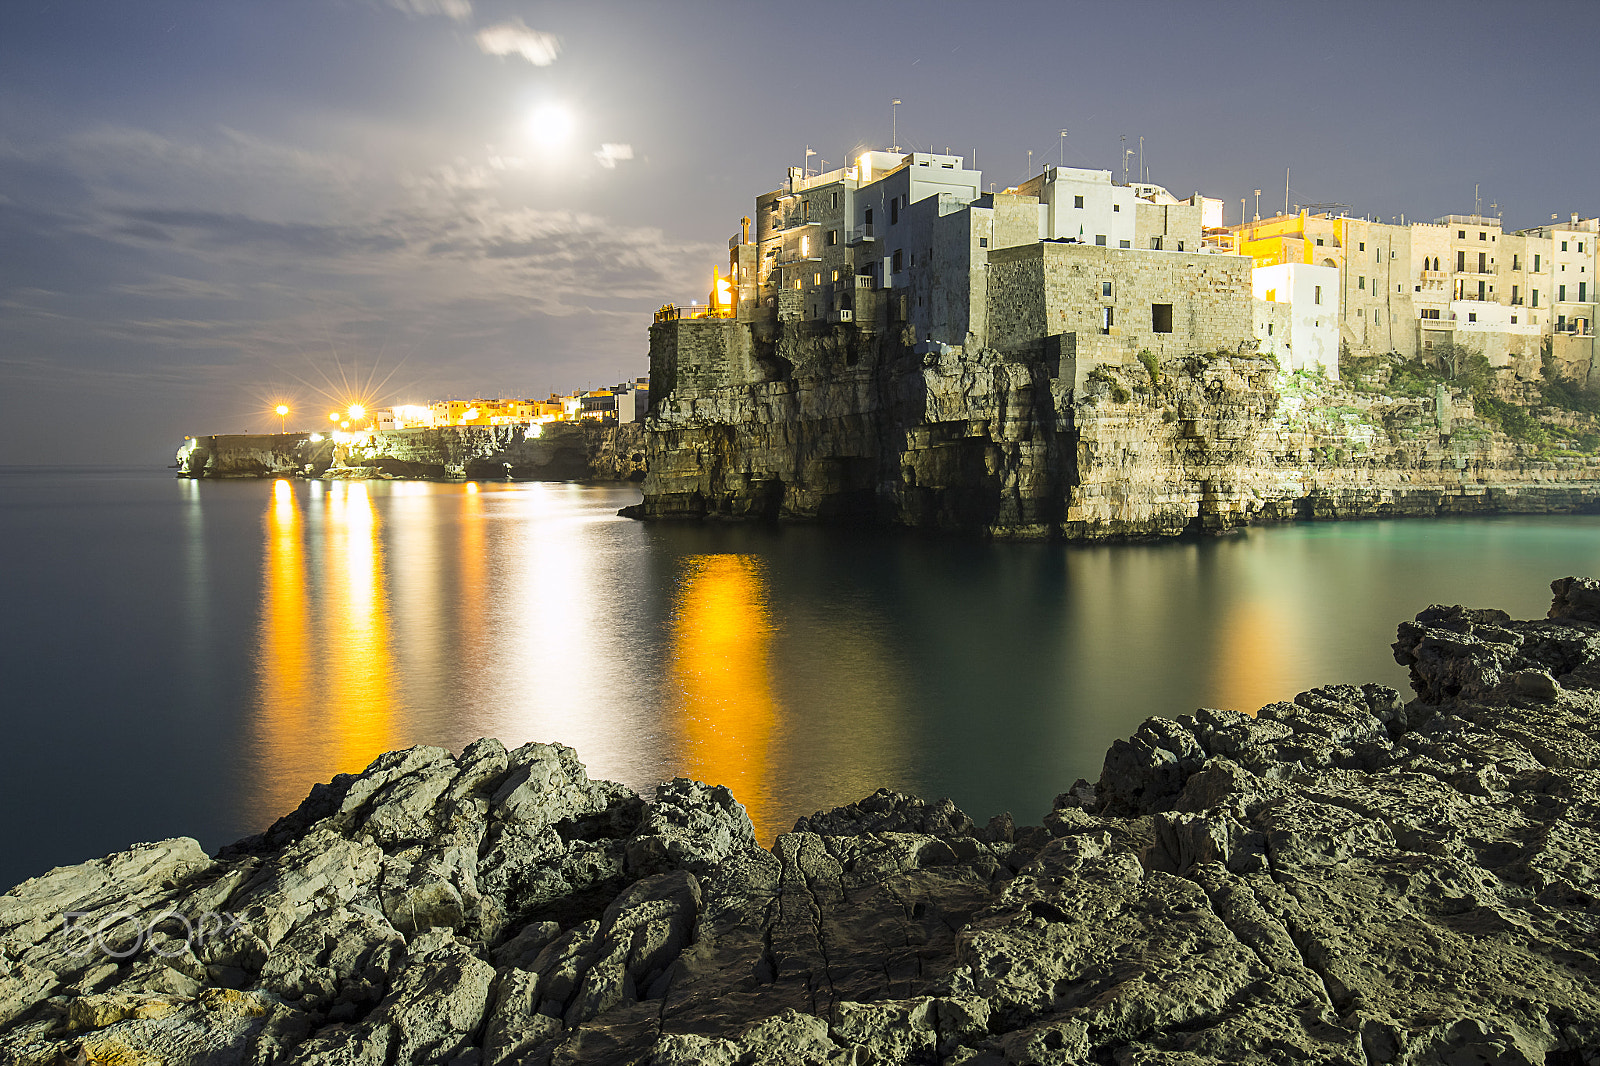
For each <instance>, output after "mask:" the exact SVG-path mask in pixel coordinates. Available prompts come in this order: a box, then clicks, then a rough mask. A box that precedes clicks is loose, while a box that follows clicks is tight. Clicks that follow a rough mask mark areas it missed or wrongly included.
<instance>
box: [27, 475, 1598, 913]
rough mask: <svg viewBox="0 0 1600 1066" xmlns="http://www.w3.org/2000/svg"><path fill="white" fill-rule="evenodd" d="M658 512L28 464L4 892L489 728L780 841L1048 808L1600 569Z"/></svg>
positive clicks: (1555, 562)
mask: <svg viewBox="0 0 1600 1066" xmlns="http://www.w3.org/2000/svg"><path fill="white" fill-rule="evenodd" d="M637 498H638V493H637V491H636V490H635V489H633V488H630V487H584V486H577V485H565V484H515V485H512V484H479V485H447V484H422V483H392V482H391V483H373V484H363V483H352V484H332V485H322V484H306V483H291V482H270V481H268V482H232V483H228V482H224V483H207V484H199V483H195V482H186V481H177V480H174V479H172V478H171V477H170V476H168V472H166V471H122V472H103V471H102V472H87V471H70V470H48V471H46V470H18V469H11V470H0V552H3V555H0V558H3V559H4V564H3V568H0V607H3V613H0V627H3V629H0V702H3V707H4V711H3V714H4V722H5V732H4V736H5V737H6V743H5V745H4V747H3V748H0V752H3V759H4V762H3V776H0V825H3V828H4V837H3V839H4V842H5V845H6V846H5V847H4V848H3V849H0V887H3V886H5V885H9V884H11V883H13V882H15V881H18V880H20V879H22V878H24V877H27V876H31V875H32V874H35V873H38V872H41V871H42V870H44V869H45V868H47V867H49V866H51V865H54V864H57V863H62V862H74V861H81V860H82V859H84V858H88V857H91V856H95V855H99V854H102V853H104V852H106V851H109V850H112V849H114V848H117V847H120V846H123V845H125V844H127V843H129V842H131V841H134V840H143V839H154V838H159V837H163V836H172V835H177V834H189V835H193V836H197V837H199V838H200V840H201V841H202V842H203V843H204V844H206V845H207V846H208V847H214V846H217V845H219V844H222V843H224V842H226V841H229V840H231V839H234V838H236V837H238V836H241V835H243V834H245V833H248V832H252V831H254V830H256V829H259V828H261V827H262V826H264V825H266V824H267V823H269V822H270V821H271V820H272V819H273V818H274V817H275V816H276V815H278V814H280V813H282V812H284V811H287V810H288V809H290V808H291V807H293V806H294V805H295V804H296V803H297V802H298V801H299V800H300V799H301V798H302V797H303V796H304V794H305V792H306V791H307V789H308V788H309V787H310V786H311V784H312V783H313V782H316V781H319V780H326V779H328V778H329V777H330V776H332V775H333V774H335V773H338V772H340V771H346V770H359V769H360V768H361V767H362V766H364V765H365V764H366V763H367V762H368V761H369V760H370V759H371V758H372V757H373V756H374V755H376V754H378V753H379V752H382V751H385V750H388V749H390V748H396V747H403V746H406V745H410V744H419V743H428V744H440V745H444V746H446V747H450V748H453V749H457V750H459V748H460V747H461V746H462V745H463V744H465V743H467V742H468V741H470V740H472V739H473V738H475V737H478V736H481V735H484V734H490V735H494V736H498V737H500V738H502V739H503V740H504V741H505V742H506V743H507V744H508V745H515V744H520V743H523V742H525V741H529V740H559V741H562V742H564V743H567V744H571V745H572V746H574V747H575V748H577V749H578V752H579V754H580V755H581V756H582V758H583V759H584V761H585V762H586V763H587V764H588V766H589V769H590V772H591V774H593V775H594V776H597V777H608V778H612V779H615V780H619V781H624V782H627V783H628V784H630V785H633V786H635V787H637V788H640V789H641V790H648V789H649V788H650V787H651V786H653V784H654V783H655V782H656V781H657V780H659V779H661V778H664V777H671V776H674V775H680V774H682V775H689V776H693V777H698V778H702V779H704V780H707V781H712V782H717V783H723V784H727V785H729V786H731V787H732V788H733V789H734V790H735V791H736V792H737V794H738V795H739V797H740V798H741V799H742V800H743V801H744V802H745V803H746V805H747V806H748V807H749V808H750V812H751V815H752V817H753V818H754V819H755V821H756V824H757V826H758V828H759V829H760V830H761V833H762V835H763V836H764V837H770V836H772V835H773V834H774V833H776V832H778V831H781V830H782V829H785V828H787V827H788V826H789V825H790V824H791V823H792V822H793V820H794V819H795V818H796V817H797V816H799V815H802V814H809V813H810V812H812V811H814V810H817V809H819V808H822V807H827V806H832V805H837V804H841V803H846V802H849V801H850V800H853V799H857V798H859V797H860V796H862V795H864V794H866V793H868V792H871V791H872V790H873V789H875V788H877V787H879V786H881V785H888V786H891V787H894V788H899V789H904V790H908V791H913V792H918V793H921V794H923V795H927V796H938V795H949V796H951V797H952V798H954V799H955V800H956V802H957V803H959V804H960V805H961V806H962V807H964V808H965V809H966V810H967V811H968V812H969V813H971V814H972V815H973V816H974V817H975V818H978V819H979V820H980V821H981V820H983V819H985V818H987V817H988V816H989V815H991V814H994V813H997V812H999V811H1001V810H1011V811H1013V812H1014V813H1015V814H1016V815H1017V816H1018V817H1019V818H1021V819H1027V820H1030V821H1031V820H1036V819H1037V818H1038V817H1039V816H1040V815H1041V814H1042V813H1043V812H1044V811H1045V810H1047V809H1048V808H1049V806H1050V801H1051V799H1052V798H1053V797H1054V795H1055V794H1056V793H1057V792H1060V791H1062V790H1064V789H1066V788H1067V787H1068V786H1070V785H1071V783H1072V782H1073V780H1074V779H1075V778H1078V777H1088V778H1093V777H1095V776H1097V774H1098V773H1099V767H1100V761H1101V758H1102V755H1103V753H1104V750H1105V748H1106V746H1107V745H1108V744H1109V743H1110V741H1111V740H1112V739H1114V738H1116V737H1118V736H1122V735H1126V734H1127V733H1129V732H1131V731H1132V730H1133V729H1135V728H1137V726H1138V724H1139V722H1140V721H1141V720H1143V719H1144V718H1145V717H1146V716H1147V715H1151V714H1164V715H1172V714H1179V713H1184V712H1187V711H1190V710H1193V709H1194V708H1196V707H1198V706H1202V705H1205V706H1216V707H1236V708H1240V709H1250V710H1253V709H1255V708H1256V707H1258V706H1260V705H1261V704H1263V703H1267V702H1270V701H1272V700H1275V699H1283V698H1287V697H1290V696H1292V695H1293V694H1294V693H1295V692H1297V691H1300V690H1302V689H1304V688H1307V687H1310V686H1312V685H1315V684H1321V683H1327V682H1334V681H1351V682H1361V681H1380V682H1384V683H1387V684H1390V685H1394V686H1395V687H1397V688H1401V689H1402V690H1404V689H1405V679H1404V673H1403V671H1401V670H1400V669H1399V668H1398V667H1397V666H1395V664H1394V662H1393V660H1392V659H1391V657H1390V655H1389V651H1388V645H1389V642H1390V641H1391V640H1393V638H1394V627H1395V624H1396V623H1397V622H1398V621H1400V620H1402V619H1405V618H1409V617H1411V616H1412V615H1414V614H1415V613H1416V612H1417V611H1418V610H1420V609H1421V608H1423V607H1425V606H1427V605H1428V604H1429V603H1436V602H1443V603H1457V602H1465V603H1471V604H1475V605H1480V606H1498V607H1502V608H1505V609H1507V610H1510V611H1511V612H1512V613H1513V614H1515V615H1518V616H1520V617H1531V616H1536V615H1542V614H1543V613H1544V611H1545V610H1546V608H1547V607H1548V605H1549V593H1548V590H1547V585H1548V582H1549V581H1550V580H1551V579H1552V578H1555V577H1559V576H1562V575H1565V574H1570V573H1578V574H1588V575H1592V574H1600V518H1593V517H1584V518H1521V519H1477V520H1462V521H1444V522H1417V521H1413V522H1365V523H1350V524H1338V525H1334V524H1329V525H1306V526H1296V527H1290V528H1283V529H1270V530H1259V531H1252V532H1249V533H1246V534H1243V535H1240V536H1235V537H1230V538H1226V539H1221V540H1210V541H1196V542H1183V543H1171V544H1158V545H1135V546H1126V545H1124V546H1116V547H1076V546H1061V545H1006V544H989V545H985V544H972V543H961V542H954V541H944V540H932V539H924V538H917V537H911V536H900V535H894V534H884V533H876V534H869V533H863V532H851V531H840V530H827V529H813V528H782V529H755V528H744V527H726V526H722V527H719V526H679V525H666V526H661V525H643V524H640V523H636V522H631V521H629V520H626V519H620V518H617V517H615V512H616V510H617V508H619V507H621V506H624V505H626V504H629V503H632V502H635V501H636V500H637Z"/></svg>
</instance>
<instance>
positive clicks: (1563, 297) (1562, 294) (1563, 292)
mask: <svg viewBox="0 0 1600 1066" xmlns="http://www.w3.org/2000/svg"><path fill="white" fill-rule="evenodd" d="M1556 300H1558V301H1559V302H1561V303H1566V302H1567V287H1566V286H1565V285H1563V286H1561V288H1559V289H1557V290H1556Z"/></svg>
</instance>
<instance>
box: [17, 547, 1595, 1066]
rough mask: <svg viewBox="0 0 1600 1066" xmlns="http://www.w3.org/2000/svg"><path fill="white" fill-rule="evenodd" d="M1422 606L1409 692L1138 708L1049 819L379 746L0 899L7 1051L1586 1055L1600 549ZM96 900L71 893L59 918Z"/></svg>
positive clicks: (1403, 654) (551, 752)
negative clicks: (794, 797) (240, 813)
mask: <svg viewBox="0 0 1600 1066" xmlns="http://www.w3.org/2000/svg"><path fill="white" fill-rule="evenodd" d="M1553 588H1554V591H1555V599H1554V603H1553V605H1552V607H1551V610H1550V617H1549V618H1546V619H1539V620H1534V621H1522V622H1518V621H1512V620H1511V619H1510V618H1508V617H1507V616H1506V615H1505V614H1504V613H1502V612H1499V611H1495V610H1474V609H1465V608H1461V607H1448V608H1447V607H1430V608H1428V609H1427V610H1426V611H1424V612H1422V613H1421V614H1420V615H1418V616H1417V618H1416V620H1415V621H1414V622H1410V623H1406V624H1404V625H1402V626H1401V627H1400V631H1399V639H1398V641H1397V642H1396V643H1395V645H1394V650H1395V656H1396V659H1397V660H1398V661H1399V662H1401V663H1402V664H1404V665H1407V666H1409V667H1410V670H1411V683H1412V688H1413V689H1414V690H1415V692H1416V698H1415V699H1414V700H1412V701H1410V702H1409V703H1407V702H1403V701H1402V700H1401V698H1400V696H1399V694H1398V693H1396V692H1395V691H1393V690H1392V689H1386V688H1382V687H1379V686H1376V685H1364V686H1361V687H1359V688H1358V687H1355V686H1352V685H1334V686H1329V687H1325V688H1319V689H1314V690H1312V691H1309V692H1305V693H1301V694H1300V695H1299V696H1297V697H1296V698H1295V700H1294V702H1292V703H1274V704H1270V705H1268V706H1266V707H1263V708H1261V710H1260V711H1259V712H1257V713H1256V714H1255V715H1245V714H1239V713H1237V712H1234V711H1218V710H1202V711H1198V712H1196V714H1194V715H1193V716H1186V717H1183V718H1179V719H1177V720H1175V721H1173V720H1166V719H1161V718H1151V719H1149V720H1148V721H1147V722H1146V723H1145V724H1144V725H1143V726H1142V727H1141V728H1140V729H1139V731H1138V733H1137V734H1135V735H1134V736H1133V737H1131V738H1129V739H1128V740H1125V741H1118V742H1117V743H1115V744H1114V745H1113V746H1112V748H1111V750H1110V751H1109V752H1108V753H1107V755H1106V760H1105V768H1104V770H1103V772H1102V774H1101V776H1100V779H1099V781H1098V783H1096V784H1093V785H1091V784H1089V783H1087V782H1083V781H1079V782H1077V783H1076V784H1074V785H1073V786H1072V787H1070V788H1069V789H1068V790H1067V791H1066V792H1064V793H1063V794H1062V795H1061V796H1059V797H1058V798H1057V799H1056V801H1055V804H1054V807H1053V809H1052V810H1050V811H1049V812H1047V813H1045V815H1044V817H1043V820H1042V824H1037V825H1030V826H1018V825H1016V824H1015V823H1014V822H1013V820H1012V818H1011V817H1010V816H1009V815H1002V816H999V817H996V818H994V819H992V820H991V821H990V822H989V823H988V824H987V825H985V826H978V825H975V824H974V823H973V822H972V820H971V819H970V818H968V817H967V816H966V815H965V814H963V813H962V812H961V811H960V810H959V809H957V808H956V807H955V806H954V805H952V804H951V803H950V802H949V801H943V802H940V803H926V802H923V801H922V800H919V799H915V798H913V797H910V796H905V795H900V794H896V793H891V792H888V791H886V790H885V791H880V792H878V793H876V794H874V795H872V796H870V797H868V798H866V799H864V800H862V801H860V802H859V803H853V804H850V805H849V806H846V807H841V808H837V809H834V810H832V811H826V812H821V813H818V814H815V815H813V816H811V817H809V818H802V819H800V820H799V822H797V823H796V825H795V828H794V831H793V832H790V833H786V834H784V835H782V836H780V837H779V838H778V839H777V841H776V842H775V843H774V844H773V846H772V847H771V849H767V848H763V847H761V846H760V845H759V844H758V842H757V841H756V839H755V835H754V832H753V830H752V828H751V824H750V821H749V818H748V817H747V816H746V814H745V811H744V808H743V807H742V806H741V805H740V804H739V803H738V802H737V801H736V800H735V798H734V797H733V796H732V795H731V794H730V793H729V792H728V790H727V789H725V788H720V787H708V786H706V785H704V784H701V783H698V782H691V781H686V780H677V781H672V782H668V783H665V784H662V785H661V786H659V787H658V788H657V790H656V792H655V796H654V799H653V802H649V803H644V802H641V800H640V798H639V797H638V796H636V795H634V794H633V793H632V792H631V791H630V790H628V789H626V788H624V787H621V786H618V785H615V784H610V783H607V782H601V781H592V780H590V779H589V777H588V776H587V774H586V773H585V771H584V768H583V766H582V765H581V764H580V763H579V762H578V761H577V758H576V756H575V754H574V753H573V751H572V750H571V749H569V748H565V747H562V746H561V745H554V744H527V745H524V746H523V747H520V748H517V749H515V750H513V751H507V750H506V748H505V747H504V746H502V745H501V744H500V743H499V742H497V741H494V740H480V741H478V742H476V743H474V744H472V745H470V746H469V747H468V748H467V749H466V750H465V751H463V752H462V753H461V754H459V755H453V754H451V753H450V752H447V751H444V750H442V749H438V748H413V749H410V750H407V751H399V752H391V753H389V754H386V755H383V756H381V757H379V758H378V759H377V760H375V761H374V762H373V763H372V765H371V766H369V767H368V768H367V770H366V771H365V772H364V773H361V774H359V775H341V776H340V777H337V778H335V779H334V780H333V781H332V782H330V783H328V784H325V785H318V786H317V787H316V788H315V789H313V790H312V792H311V794H310V796H309V797H308V798H307V799H306V801H305V802H304V803H303V804H301V806H300V808H299V809H298V810H296V811H294V812H293V813H291V814H289V815H287V816H285V817H284V818H282V819H280V820H279V821H278V822H277V823H276V824H275V825H273V826H272V827H271V828H270V829H268V830H267V831H266V832H264V833H262V834H260V835H259V836H256V837H252V838H249V839H247V840H243V841H240V842H239V843H237V844H235V845H233V846H231V847H227V848H224V849H222V851H221V852H219V853H218V854H217V855H215V856H208V855H206V854H205V853H204V852H203V851H202V850H201V849H200V848H199V846H198V845H197V844H196V843H195V842H194V841H193V840H188V839H174V840H167V841H163V842H160V843H155V844H143V845H138V846H135V847H133V848H130V849H128V850H126V851H122V852H118V853H115V854H113V855H109V856H107V857H105V858H103V859H100V860H97V861H93V862H88V863H84V864H82V865H79V866H72V867H63V868H59V869H56V870H52V871H50V872H49V873H46V874H44V875H43V876H41V877H38V878H35V879H33V880H31V881H28V882H26V883H24V884H22V885H19V886H18V887H17V888H15V889H13V890H12V891H11V892H9V893H7V894H6V895H4V896H0V1060H3V1061H5V1062H7V1063H15V1064H17V1066H55V1064H58V1063H72V1062H77V1063H81V1062H85V1061H97V1062H103V1063H111V1062H126V1063H154V1062H160V1063H165V1064H166V1066H201V1064H204V1066H245V1064H260V1063H286V1064H287V1063H304V1064H317V1066H390V1064H413V1063H416V1064H421V1063H483V1064H488V1066H499V1064H506V1063H516V1064H530V1066H531V1064H553V1063H566V1064H573V1066H577V1064H584V1063H594V1064H597V1066H598V1064H608V1066H609V1064H630V1063H631V1064H648V1066H693V1064H717V1066H736V1064H753V1063H788V1064H793V1066H801V1064H806V1066H824V1064H828V1066H845V1064H863V1063H872V1064H878V1066H916V1064H928V1063H950V1064H964V1066H1008V1064H1012V1066H1038V1064H1060V1066H1075V1064H1088V1063H1112V1062H1114V1063H1123V1064H1148V1066H1156V1064H1164V1063H1173V1064H1176V1063H1186V1064H1194V1066H1204V1064H1209V1063H1242V1064H1247V1066H1268V1064H1272V1063H1284V1062H1315V1063H1325V1064H1330V1066H1346V1064H1347V1066H1371V1064H1376V1063H1385V1064H1403V1066H1440V1064H1446V1063H1505V1064H1513V1063H1517V1064H1524V1066H1535V1064H1540V1063H1543V1064H1547V1066H1566V1064H1576V1063H1587V1062H1593V1061H1594V1060H1595V1058H1596V1057H1597V1055H1600V922H1597V921H1596V904H1595V899H1594V856H1595V854H1596V849H1597V848H1600V582H1593V581H1579V580H1576V579H1572V578H1566V579H1562V580H1561V581H1558V582H1556V583H1555V584H1554V586H1553ZM64 916H70V917H64Z"/></svg>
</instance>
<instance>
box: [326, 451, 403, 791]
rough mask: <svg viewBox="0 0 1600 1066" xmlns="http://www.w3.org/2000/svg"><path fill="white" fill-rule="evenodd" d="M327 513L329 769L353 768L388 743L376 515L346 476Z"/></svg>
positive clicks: (384, 608)
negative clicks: (331, 711)
mask: <svg viewBox="0 0 1600 1066" xmlns="http://www.w3.org/2000/svg"><path fill="white" fill-rule="evenodd" d="M341 497H342V498H341ZM328 517H329V519H330V529H329V535H328V544H327V547H328V564H329V565H328V570H329V573H330V574H332V575H334V577H335V580H334V581H333V582H331V583H330V592H331V593H332V597H331V598H332V602H330V603H329V605H328V608H329V609H328V618H327V619H326V622H328V623H331V624H328V625H327V626H326V628H325V640H324V644H325V646H326V648H327V653H328V656H329V660H330V663H331V665H332V666H333V670H332V671H331V681H330V688H331V691H330V692H328V693H326V695H325V703H326V704H328V705H330V706H332V707H334V708H336V709H337V710H336V713H335V714H334V715H333V716H332V717H333V723H334V724H335V728H334V729H333V730H332V731H331V732H332V733H333V736H332V738H331V739H332V740H333V741H334V743H333V744H332V745H331V754H332V755H333V756H334V758H335V760H336V762H335V767H334V771H333V772H334V773H351V772H354V771H357V770H360V769H362V768H363V767H365V766H366V765H367V763H368V762H370V761H371V760H372V759H373V758H374V757H376V756H378V755H381V754H382V753H383V752H385V751H388V750H389V748H390V747H391V746H393V745H392V744H391V741H392V740H393V739H394V729H393V722H392V715H393V709H392V707H391V706H390V703H391V700H390V691H389V683H390V675H391V664H390V660H389V609H388V603H387V602H386V598H385V596H384V588H383V552H382V549H381V547H380V546H379V543H378V517H377V514H376V512H375V511H374V510H373V507H372V500H371V498H370V497H369V496H368V493H367V486H366V485H365V484H364V483H362V482H360V481H352V482H349V483H348V484H346V485H345V486H344V492H343V493H342V494H341V493H336V494H334V495H332V496H331V498H330V499H329V508H328ZM341 575H342V577H343V579H344V580H343V583H342V585H341V584H340V582H339V581H338V580H337V578H338V577H339V576H341ZM341 593H342V596H341ZM341 599H342V602H341Z"/></svg>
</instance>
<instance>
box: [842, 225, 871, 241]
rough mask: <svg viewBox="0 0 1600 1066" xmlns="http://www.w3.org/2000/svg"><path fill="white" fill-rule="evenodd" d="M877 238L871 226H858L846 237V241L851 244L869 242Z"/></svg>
mask: <svg viewBox="0 0 1600 1066" xmlns="http://www.w3.org/2000/svg"><path fill="white" fill-rule="evenodd" d="M877 239H878V238H876V237H874V236H873V235H872V227H871V226H857V227H855V228H854V229H852V230H851V231H850V233H849V235H848V236H847V237H846V238H845V243H846V244H849V245H856V244H869V243H871V242H873V241H876V240H877Z"/></svg>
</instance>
